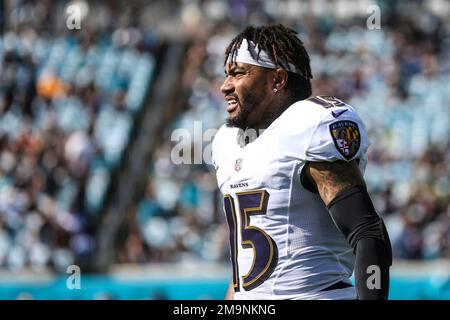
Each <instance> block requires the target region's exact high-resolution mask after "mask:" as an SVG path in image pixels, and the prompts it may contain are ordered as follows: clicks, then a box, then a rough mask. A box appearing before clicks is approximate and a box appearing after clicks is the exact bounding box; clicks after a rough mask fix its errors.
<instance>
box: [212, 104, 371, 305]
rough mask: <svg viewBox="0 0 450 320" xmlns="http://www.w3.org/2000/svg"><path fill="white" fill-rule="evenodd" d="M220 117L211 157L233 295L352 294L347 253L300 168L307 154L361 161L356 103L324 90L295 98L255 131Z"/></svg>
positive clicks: (362, 139)
mask: <svg viewBox="0 0 450 320" xmlns="http://www.w3.org/2000/svg"><path fill="white" fill-rule="evenodd" d="M240 135H241V136H242V130H239V129H238V128H231V127H227V126H226V125H223V126H222V127H221V128H220V130H219V131H218V132H217V134H216V136H215V138H214V141H213V143H212V161H213V164H214V166H215V168H216V175H217V181H218V185H219V188H220V190H221V192H222V193H223V195H224V211H225V215H226V218H227V222H228V226H229V230H230V249H231V262H232V267H233V284H234V287H235V295H234V297H235V299H356V292H355V289H354V287H347V288H342V289H334V290H323V289H325V288H328V287H330V286H331V285H333V284H336V283H338V282H341V281H343V282H345V283H351V282H350V279H349V278H350V277H351V275H352V273H353V266H354V254H353V251H352V248H351V247H350V245H349V244H348V242H347V240H346V239H345V236H344V235H343V234H342V233H341V232H340V231H339V230H338V229H337V227H336V225H335V224H334V222H333V220H332V219H331V216H330V214H329V212H328V210H327V208H326V206H325V204H324V203H323V201H322V200H321V198H320V196H319V195H318V194H316V193H313V192H310V191H308V190H306V189H305V188H304V187H303V185H302V183H301V181H300V174H301V171H302V169H303V167H304V165H305V163H306V162H307V161H336V160H345V161H350V160H353V159H359V163H360V167H361V170H362V171H364V167H365V163H366V159H367V158H366V150H367V148H368V146H369V141H368V138H367V135H366V132H365V128H364V125H363V123H362V121H361V119H360V118H359V116H358V115H357V114H356V112H355V110H354V109H353V108H352V107H351V106H349V105H347V104H345V103H343V102H342V101H340V100H338V99H336V98H333V97H330V96H318V97H313V98H310V99H307V100H303V101H299V102H297V103H294V104H293V105H291V106H290V107H289V108H288V109H287V110H286V111H285V112H283V113H282V114H281V115H280V116H279V117H278V118H277V119H276V120H275V121H274V122H273V123H272V124H271V125H270V126H269V127H268V128H267V129H266V130H265V131H264V132H262V133H261V134H260V135H259V137H258V138H257V139H256V140H254V141H253V142H251V143H248V144H247V145H242V144H240V143H238V140H239V139H238V138H239V136H240Z"/></svg>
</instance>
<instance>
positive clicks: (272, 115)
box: [251, 98, 295, 132]
mask: <svg viewBox="0 0 450 320" xmlns="http://www.w3.org/2000/svg"><path fill="white" fill-rule="evenodd" d="M294 102H295V101H292V99H288V98H285V99H282V100H281V99H280V100H278V101H274V103H273V104H272V107H271V108H270V109H269V110H267V111H266V112H265V113H264V115H263V116H262V117H261V119H262V121H261V122H260V123H258V124H256V125H254V126H252V128H251V129H254V130H256V132H260V131H261V130H265V129H267V128H268V127H269V126H270V125H271V124H272V122H274V121H275V120H276V119H277V118H278V117H279V116H281V114H282V113H283V112H284V111H286V109H287V108H289V106H290V105H292V104H293V103H294Z"/></svg>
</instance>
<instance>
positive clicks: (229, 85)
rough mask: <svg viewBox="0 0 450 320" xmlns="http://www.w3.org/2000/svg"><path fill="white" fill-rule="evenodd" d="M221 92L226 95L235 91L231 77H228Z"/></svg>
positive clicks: (221, 87)
mask: <svg viewBox="0 0 450 320" xmlns="http://www.w3.org/2000/svg"><path fill="white" fill-rule="evenodd" d="M220 91H222V93H223V94H225V95H227V94H228V93H231V92H233V91H234V86H233V82H232V81H230V80H229V77H227V78H226V79H225V81H224V82H223V83H222V85H221V86H220Z"/></svg>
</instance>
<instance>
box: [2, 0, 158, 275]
mask: <svg viewBox="0 0 450 320" xmlns="http://www.w3.org/2000/svg"><path fill="white" fill-rule="evenodd" d="M58 5H61V2H56V3H55V4H53V3H52V2H51V1H50V2H45V3H37V2H34V1H33V2H31V1H30V2H29V1H17V2H9V7H5V9H6V12H7V14H6V15H5V16H4V17H5V18H6V19H7V24H6V28H4V33H3V34H2V35H1V36H0V74H1V78H0V268H6V269H9V270H12V271H20V270H23V269H25V268H32V269H34V270H36V271H40V270H41V271H42V270H47V269H48V268H50V269H53V270H56V271H59V272H65V270H66V268H67V266H69V265H71V264H77V265H79V266H82V267H85V266H89V265H90V263H91V260H92V254H93V253H94V252H95V251H94V250H95V238H96V227H97V225H98V219H99V218H98V213H99V212H100V210H101V209H102V206H103V204H104V201H105V197H106V196H107V192H108V189H109V187H110V183H111V181H112V179H113V176H114V172H115V171H117V169H118V168H119V167H120V162H121V159H122V155H123V153H124V151H125V150H126V147H127V145H128V143H129V137H130V133H131V131H132V129H133V125H134V120H135V118H136V117H137V115H138V114H139V111H140V109H141V108H142V106H143V103H144V100H145V97H146V94H147V91H148V89H149V86H150V82H151V77H152V73H153V70H154V67H155V59H154V56H153V52H154V50H155V49H156V46H157V43H156V42H155V41H156V39H150V38H146V37H145V35H146V33H145V32H141V33H139V32H137V31H136V32H137V34H136V32H132V30H131V31H130V29H124V28H121V27H120V26H116V27H115V28H113V27H114V26H113V25H111V23H110V24H108V23H107V24H106V25H98V26H97V28H94V27H95V26H91V28H90V29H89V30H84V31H83V32H81V31H80V32H71V31H70V30H66V31H65V32H62V31H60V32H56V30H54V29H56V28H54V29H51V28H50V29H49V21H50V22H51V21H53V20H52V15H53V16H54V15H55V14H56V13H57V12H60V9H61V8H60V6H58ZM99 8H100V9H104V8H103V7H99ZM94 9H95V8H94ZM100 12H101V10H100ZM91 14H95V12H94V13H92V12H91ZM111 18H112V16H111V17H110V19H109V20H111ZM99 21H100V19H99ZM133 30H134V29H133Z"/></svg>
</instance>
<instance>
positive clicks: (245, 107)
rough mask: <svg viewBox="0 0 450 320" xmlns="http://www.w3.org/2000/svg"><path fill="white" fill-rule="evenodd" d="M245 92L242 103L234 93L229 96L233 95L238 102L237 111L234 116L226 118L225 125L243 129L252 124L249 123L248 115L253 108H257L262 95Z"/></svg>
mask: <svg viewBox="0 0 450 320" xmlns="http://www.w3.org/2000/svg"><path fill="white" fill-rule="evenodd" d="M245 93H246V95H245V99H244V103H241V100H240V99H239V97H238V96H237V95H236V94H231V96H233V97H234V98H235V99H236V101H237V102H238V103H239V113H238V114H237V115H236V116H235V117H234V118H231V117H228V118H227V121H226V125H227V127H235V128H239V129H243V130H245V129H246V128H249V127H251V126H252V125H254V124H252V123H249V121H248V120H249V119H248V117H249V115H250V113H251V112H252V111H253V110H255V109H257V108H258V106H259V105H260V104H261V101H262V100H263V97H262V96H259V97H258V96H256V95H253V94H251V93H249V92H245Z"/></svg>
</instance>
